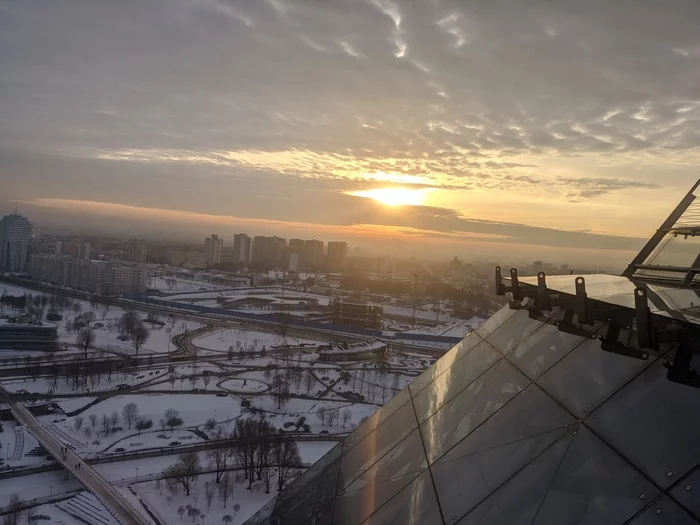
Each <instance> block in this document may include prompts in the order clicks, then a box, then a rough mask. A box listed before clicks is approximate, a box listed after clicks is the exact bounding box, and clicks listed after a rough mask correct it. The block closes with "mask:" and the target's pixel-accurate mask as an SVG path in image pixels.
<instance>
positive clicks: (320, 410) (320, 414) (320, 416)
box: [316, 407, 326, 427]
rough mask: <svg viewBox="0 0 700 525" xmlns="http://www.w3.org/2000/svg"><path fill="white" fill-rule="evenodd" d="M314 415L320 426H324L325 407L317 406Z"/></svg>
mask: <svg viewBox="0 0 700 525" xmlns="http://www.w3.org/2000/svg"><path fill="white" fill-rule="evenodd" d="M316 417H317V418H318V419H319V420H320V421H321V426H323V427H325V426H326V407H318V408H317V409H316Z"/></svg>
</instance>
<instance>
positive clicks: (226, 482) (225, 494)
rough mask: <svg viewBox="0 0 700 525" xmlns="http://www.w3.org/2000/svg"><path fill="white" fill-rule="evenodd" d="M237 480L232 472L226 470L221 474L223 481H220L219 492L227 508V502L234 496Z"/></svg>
mask: <svg viewBox="0 0 700 525" xmlns="http://www.w3.org/2000/svg"><path fill="white" fill-rule="evenodd" d="M234 485H235V481H234V479H233V476H231V473H230V472H226V473H225V474H224V475H223V476H221V482H220V483H219V485H218V487H217V490H218V492H219V499H220V500H221V501H223V503H224V508H226V502H227V501H228V500H229V499H231V498H232V497H233V487H234Z"/></svg>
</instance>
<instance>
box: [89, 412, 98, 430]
mask: <svg viewBox="0 0 700 525" xmlns="http://www.w3.org/2000/svg"><path fill="white" fill-rule="evenodd" d="M88 419H89V420H90V424H91V425H92V426H93V427H95V426H97V414H90V415H89V416H88Z"/></svg>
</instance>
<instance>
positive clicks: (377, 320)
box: [331, 297, 384, 330]
mask: <svg viewBox="0 0 700 525" xmlns="http://www.w3.org/2000/svg"><path fill="white" fill-rule="evenodd" d="M331 311H332V318H331V319H332V322H333V323H334V324H342V325H348V326H357V327H359V328H373V329H375V330H380V329H381V327H382V319H383V318H384V308H382V307H381V306H376V305H372V304H368V303H362V302H357V301H351V300H347V299H343V298H340V297H338V298H336V299H334V300H333V302H332V303H331Z"/></svg>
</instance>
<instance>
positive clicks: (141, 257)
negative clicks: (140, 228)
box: [126, 239, 148, 262]
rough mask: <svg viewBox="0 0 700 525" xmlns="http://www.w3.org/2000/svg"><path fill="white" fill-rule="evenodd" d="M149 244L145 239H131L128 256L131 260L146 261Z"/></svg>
mask: <svg viewBox="0 0 700 525" xmlns="http://www.w3.org/2000/svg"><path fill="white" fill-rule="evenodd" d="M147 256H148V244H146V241H144V240H143V239H130V240H129V243H128V244H127V247H126V258H127V259H129V260H130V261H136V262H146V257H147Z"/></svg>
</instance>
